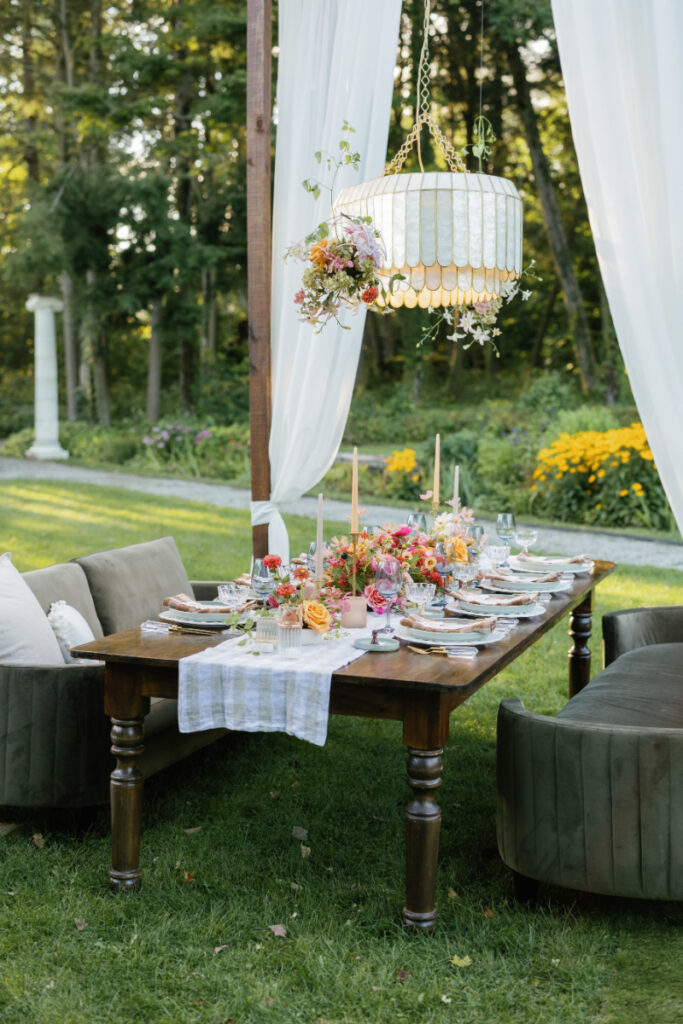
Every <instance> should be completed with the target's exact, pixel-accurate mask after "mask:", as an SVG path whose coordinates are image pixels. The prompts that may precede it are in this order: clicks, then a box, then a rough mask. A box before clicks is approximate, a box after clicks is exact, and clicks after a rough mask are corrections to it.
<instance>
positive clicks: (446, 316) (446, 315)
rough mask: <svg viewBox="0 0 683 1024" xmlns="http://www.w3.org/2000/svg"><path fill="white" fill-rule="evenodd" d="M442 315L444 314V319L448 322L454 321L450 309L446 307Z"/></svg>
mask: <svg viewBox="0 0 683 1024" xmlns="http://www.w3.org/2000/svg"><path fill="white" fill-rule="evenodd" d="M441 315H442V317H443V319H444V320H445V321H446V323H447V324H452V323H453V314H452V313H451V312H450V310H448V309H444V311H443V313H442V314H441Z"/></svg>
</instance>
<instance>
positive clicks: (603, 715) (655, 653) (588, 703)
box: [557, 643, 683, 729]
mask: <svg viewBox="0 0 683 1024" xmlns="http://www.w3.org/2000/svg"><path fill="white" fill-rule="evenodd" d="M557 717H558V718H566V719H570V720H572V721H576V722H590V723H592V724H604V725H633V726H652V727H655V728H665V729H676V728H683V643H675V644H652V645H650V646H649V647H639V648H637V649H636V650H634V651H629V652H628V653H627V654H622V655H621V657H619V658H617V660H616V661H613V662H612V663H611V665H608V666H607V668H606V669H604V670H603V671H602V672H601V673H600V674H599V675H597V676H596V677H595V679H593V680H592V682H591V683H589V685H588V686H586V687H585V689H583V690H581V692H580V693H577V695H576V696H575V697H572V699H571V700H570V701H569V702H568V703H567V704H565V706H564V707H563V708H562V710H561V711H560V712H559V713H558V715H557Z"/></svg>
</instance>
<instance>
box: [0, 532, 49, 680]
mask: <svg viewBox="0 0 683 1024" xmlns="http://www.w3.org/2000/svg"><path fill="white" fill-rule="evenodd" d="M0 662H5V663H7V664H12V665H62V666H63V665H64V658H63V657H62V652H61V651H60V649H59V644H58V643H57V639H56V637H55V635H54V633H53V632H52V627H51V626H50V623H49V622H48V621H47V616H46V614H45V612H44V611H43V609H42V608H41V607H40V605H39V603H38V601H37V599H36V597H35V595H34V594H33V592H32V591H31V589H30V587H29V586H28V584H27V583H26V581H25V580H24V578H23V576H22V575H21V573H20V572H19V571H18V569H15V567H14V566H13V565H12V558H11V555H10V553H9V552H5V554H4V555H0Z"/></svg>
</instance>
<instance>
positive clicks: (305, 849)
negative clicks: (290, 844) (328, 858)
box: [301, 843, 311, 857]
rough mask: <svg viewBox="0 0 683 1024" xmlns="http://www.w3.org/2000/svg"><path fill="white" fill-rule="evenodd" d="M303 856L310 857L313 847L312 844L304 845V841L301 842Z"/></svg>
mask: <svg viewBox="0 0 683 1024" xmlns="http://www.w3.org/2000/svg"><path fill="white" fill-rule="evenodd" d="M301 856H302V857H310V856H311V848H310V846H304V844H303V843H302V844H301Z"/></svg>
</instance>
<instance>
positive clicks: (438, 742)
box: [403, 691, 450, 932]
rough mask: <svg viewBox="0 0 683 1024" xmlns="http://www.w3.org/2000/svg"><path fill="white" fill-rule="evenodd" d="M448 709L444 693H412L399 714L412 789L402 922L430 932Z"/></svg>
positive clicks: (434, 915) (407, 833)
mask: <svg viewBox="0 0 683 1024" xmlns="http://www.w3.org/2000/svg"><path fill="white" fill-rule="evenodd" d="M449 711H450V708H449V706H448V703H447V702H446V699H445V697H444V696H443V695H442V694H439V693H434V692H433V691H432V692H431V693H430V692H429V691H427V692H424V693H414V694H411V695H410V697H409V698H408V699H407V702H406V707H405V710H404V716H403V742H404V743H405V745H406V747H407V748H408V785H409V786H410V788H411V789H412V791H413V796H412V800H411V801H410V803H409V804H408V806H407V808H406V905H405V907H404V908H403V923H404V924H406V925H408V926H409V927H410V928H417V929H420V930H421V931H427V932H430V931H432V929H433V928H434V926H435V924H436V916H437V914H436V907H435V902H436V872H437V866H438V859H439V833H440V831H441V810H440V808H439V805H438V804H437V802H436V800H435V799H434V794H435V791H436V790H437V789H438V788H439V786H440V785H441V755H442V753H443V748H444V746H445V745H446V743H447V742H448V717H449Z"/></svg>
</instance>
